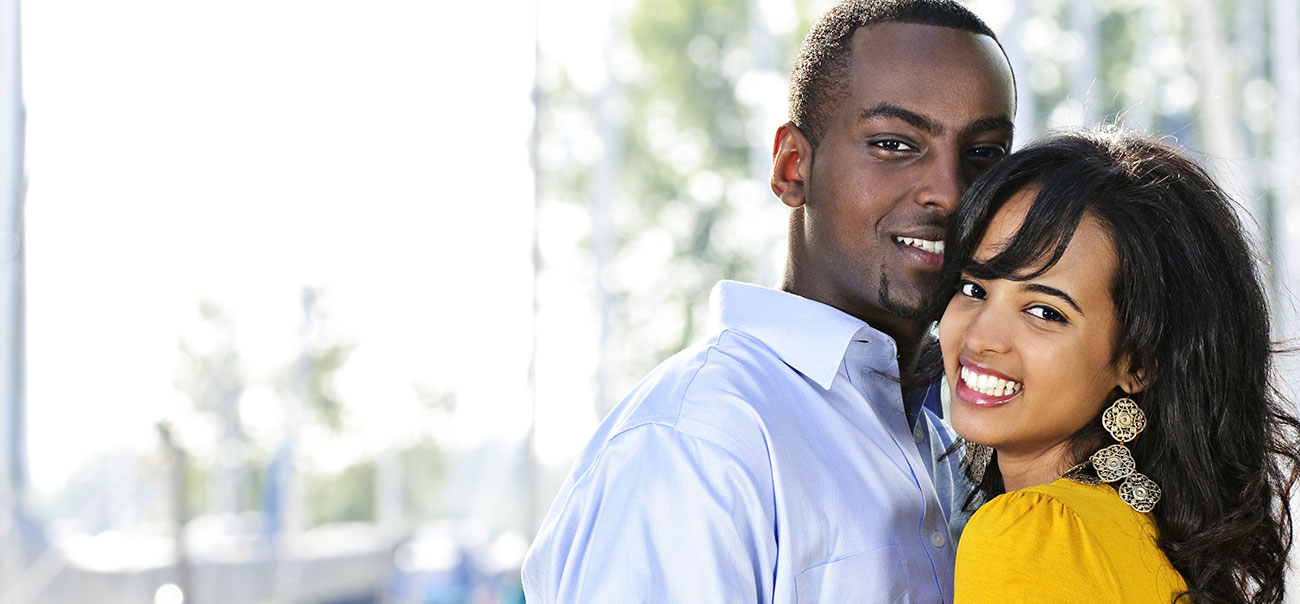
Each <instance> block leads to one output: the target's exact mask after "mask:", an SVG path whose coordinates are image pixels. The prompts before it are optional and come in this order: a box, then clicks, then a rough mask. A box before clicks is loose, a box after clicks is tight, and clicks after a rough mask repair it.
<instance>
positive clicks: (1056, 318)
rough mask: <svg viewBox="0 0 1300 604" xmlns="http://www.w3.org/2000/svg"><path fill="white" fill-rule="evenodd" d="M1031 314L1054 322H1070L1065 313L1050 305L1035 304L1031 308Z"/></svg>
mask: <svg viewBox="0 0 1300 604" xmlns="http://www.w3.org/2000/svg"><path fill="white" fill-rule="evenodd" d="M1029 314H1031V315H1034V316H1035V317H1038V318H1040V319H1042V320H1044V321H1051V322H1052V323H1069V321H1067V320H1066V319H1065V315H1063V314H1061V313H1059V312H1057V311H1056V309H1054V308H1052V307H1050V306H1035V307H1033V308H1030V309H1029Z"/></svg>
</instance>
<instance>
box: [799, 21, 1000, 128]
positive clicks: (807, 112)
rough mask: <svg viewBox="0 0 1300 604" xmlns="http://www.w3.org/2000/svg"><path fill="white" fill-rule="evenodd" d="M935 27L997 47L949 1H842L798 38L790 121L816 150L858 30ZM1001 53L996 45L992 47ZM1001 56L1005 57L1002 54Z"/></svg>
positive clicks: (843, 87)
mask: <svg viewBox="0 0 1300 604" xmlns="http://www.w3.org/2000/svg"><path fill="white" fill-rule="evenodd" d="M891 22H892V23H915V24H918V25H936V26H939V27H948V28H951V29H960V30H965V31H969V32H972V33H976V34H983V35H986V36H988V37H990V38H992V39H993V41H994V42H997V39H998V38H997V36H996V35H994V34H993V30H991V29H989V26H988V25H985V24H984V21H982V20H981V19H980V18H979V17H977V16H975V13H972V12H971V11H970V10H969V9H967V8H966V7H964V6H962V5H961V4H958V3H957V2H956V1H955V0H845V1H844V2H841V3H840V4H839V5H837V6H836V7H835V8H832V9H831V10H829V11H827V12H826V14H825V15H822V18H821V20H819V21H818V22H817V24H816V25H814V26H813V28H812V29H811V30H810V31H809V32H808V37H806V38H804V41H803V48H802V49H800V50H799V58H798V59H797V60H796V61H795V64H794V74H793V75H792V76H791V77H790V121H792V122H794V124H795V125H796V126H798V127H799V130H800V131H802V132H803V134H804V136H806V137H808V140H809V141H810V142H811V143H812V144H813V147H816V146H817V144H818V143H819V142H821V139H822V136H823V135H824V134H825V133H826V127H827V123H826V122H827V120H828V119H829V118H830V114H831V112H832V111H834V109H835V106H836V104H837V103H838V102H839V101H840V99H841V98H843V96H844V95H845V94H846V93H847V92H848V84H847V82H846V80H847V77H848V73H849V57H850V55H851V51H852V47H851V45H850V44H849V41H850V40H851V39H852V38H853V34H854V33H855V32H857V31H858V29H861V28H863V27H866V26H869V25H875V24H877V23H891ZM998 47H999V48H1001V47H1002V44H1001V43H998ZM1003 54H1004V55H1005V51H1004V53H1003Z"/></svg>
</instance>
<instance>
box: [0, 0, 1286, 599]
mask: <svg viewBox="0 0 1300 604" xmlns="http://www.w3.org/2000/svg"><path fill="white" fill-rule="evenodd" d="M968 4H969V6H970V7H971V8H972V9H973V10H975V12H977V13H978V14H979V15H981V16H982V17H983V18H984V19H986V20H987V21H988V23H989V24H990V25H991V26H992V27H993V29H994V30H996V31H997V32H998V33H999V36H1000V37H1001V39H1002V41H1003V44H1004V45H1005V47H1006V50H1007V53H1008V55H1009V56H1010V58H1011V61H1012V63H1013V65H1014V68H1015V72H1016V74H1017V80H1018V87H1019V98H1020V106H1019V114H1018V115H1017V131H1018V133H1019V134H1018V136H1017V144H1018V145H1019V144H1023V143H1024V142H1025V141H1028V140H1031V139H1033V138H1034V137H1035V136H1036V135H1038V134H1041V133H1043V132H1045V131H1048V130H1050V129H1053V128H1060V127H1068V126H1076V125H1084V124H1094V123H1097V122H1099V121H1104V122H1120V123H1124V124H1127V125H1129V126H1131V127H1134V128H1138V129H1141V130H1145V131H1147V132H1150V133H1153V134H1157V135H1164V136H1168V137H1171V138H1172V139H1174V140H1176V141H1177V142H1178V143H1179V144H1181V145H1183V146H1185V147H1186V148H1187V149H1188V150H1189V151H1191V152H1192V153H1194V154H1196V155H1197V156H1198V157H1199V158H1201V159H1202V160H1203V161H1205V162H1206V163H1207V164H1208V165H1210V166H1211V168H1212V170H1213V172H1214V173H1215V175H1216V176H1218V177H1219V178H1220V180H1221V181H1222V182H1224V183H1225V184H1226V185H1227V186H1228V187H1229V188H1230V189H1231V190H1232V191H1234V192H1235V194H1236V195H1237V198H1238V199H1239V200H1240V201H1241V204H1242V212H1243V215H1245V216H1246V217H1247V219H1248V220H1249V224H1251V225H1252V228H1253V229H1254V230H1255V233H1254V234H1255V236H1256V240H1257V243H1258V246H1259V249H1260V252H1261V255H1262V256H1263V257H1264V258H1266V260H1267V261H1268V263H1269V264H1268V269H1267V271H1268V275H1269V278H1270V286H1271V288H1272V293H1273V295H1274V308H1275V311H1276V315H1277V323H1276V325H1277V333H1276V335H1277V336H1278V337H1279V338H1286V337H1295V336H1297V335H1298V334H1300V320H1297V317H1298V315H1297V312H1296V308H1297V307H1296V297H1295V290H1296V289H1297V286H1298V284H1300V180H1298V178H1300V176H1298V173H1300V3H1296V2H1292V1H1291V0H1163V1H1141V2H1139V1H1137V0H1094V1H1082V0H1079V1H1073V2H1070V1H1066V0H1034V1H1032V2H1031V1H1027V0H983V1H974V0H972V1H971V2H969V3H968ZM19 5H20V2H19V1H18V0H0V6H3V11H2V13H0V113H2V114H0V140H2V142H3V148H0V185H2V186H3V191H2V192H3V195H4V197H3V208H2V210H3V212H2V213H0V226H2V227H3V228H0V235H3V237H4V239H3V245H0V250H3V252H4V253H3V261H4V265H3V272H2V273H0V329H3V331H2V332H0V335H2V338H0V387H2V392H0V396H2V397H3V398H2V399H0V601H3V602H6V603H10V604H19V603H35V602H42V603H45V602H104V603H118V602H122V603H127V602H131V603H138V602H150V603H156V604H180V603H182V602H185V603H202V604H209V603H213V604H215V603H243V602H255V603H271V602H274V603H380V602H383V603H407V602H422V603H438V604H451V603H474V604H487V603H506V602H510V603H513V602H520V601H522V593H521V591H520V588H519V566H520V563H521V560H522V557H523V555H524V552H525V551H526V548H527V545H528V543H529V541H530V540H531V538H532V535H533V533H534V531H535V530H536V527H537V524H538V523H539V522H540V520H541V518H542V517H543V516H544V514H545V513H546V510H547V507H548V506H549V504H550V501H551V498H552V497H553V496H554V494H555V492H556V490H557V489H558V487H559V484H560V482H561V481H562V479H563V477H564V475H565V473H566V472H567V470H568V466H569V463H570V462H571V460H572V458H573V456H574V455H575V454H576V453H577V451H578V450H579V449H580V447H581V446H582V445H583V444H584V442H585V440H586V438H587V436H588V434H589V433H590V432H591V431H592V429H593V428H594V427H595V425H596V423H597V422H598V421H599V419H600V418H601V417H602V416H603V415H604V414H605V413H606V412H607V411H608V410H609V409H610V408H611V407H612V406H613V405H614V404H615V403H616V402H617V400H618V399H619V398H620V397H621V396H622V394H623V393H624V392H626V391H627V390H628V389H629V387H630V386H631V385H632V384H633V383H634V382H635V380H637V379H638V378H639V377H640V376H641V375H643V374H644V373H645V372H647V371H648V370H649V369H650V368H651V367H653V366H654V365H655V364H656V363H657V362H658V361H660V360H662V359H663V358H665V357H667V356H668V355H669V354H671V353H672V352H674V351H676V350H677V349H679V348H680V347H682V346H684V345H685V344H687V343H688V342H690V341H691V340H692V339H694V338H695V337H696V336H697V335H698V334H700V333H701V331H702V330H703V329H704V327H705V321H706V318H705V313H706V306H707V305H706V298H707V294H708V291H709V289H710V288H711V286H712V285H713V283H714V282H715V281H717V280H718V279H721V278H730V279H738V280H745V281H751V282H757V283H763V284H774V283H775V282H776V280H777V277H778V274H779V271H780V268H781V263H782V260H783V255H784V226H785V211H784V210H783V206H781V205H780V203H779V202H778V201H777V199H776V198H775V197H774V196H772V194H771V192H770V190H769V187H768V185H767V179H768V170H769V165H770V161H769V160H770V149H771V141H772V136H773V134H774V132H775V129H776V127H777V126H779V125H780V124H781V123H782V122H783V121H784V120H785V102H786V83H787V79H788V74H789V71H790V67H791V65H792V62H793V60H794V57H795V54H796V51H797V48H798V44H799V42H800V40H801V39H802V36H803V34H804V33H805V32H806V31H807V29H808V27H809V25H810V24H811V22H812V20H813V19H814V18H815V17H816V16H817V15H819V14H820V13H821V12H823V11H824V10H825V9H827V8H828V7H829V6H830V5H831V2H829V1H827V0H641V1H639V2H638V1H635V0H612V1H598V0H534V1H532V2H523V1H514V2H512V1H509V0H507V1H503V2H492V3H470V2H428V1H423V2H421V1H414V0H371V1H369V2H365V3H361V2H341V1H330V0H326V1H307V0H256V1H254V0H227V1H225V2H199V1H188V2H176V1H174V0H119V1H116V2H111V3H106V2H98V1H92V0H42V1H39V2H24V3H21V7H20V6H19ZM1206 286H1207V287H1213V286H1214V284H1212V283H1207V284H1206ZM1280 370H1281V371H1282V373H1283V375H1284V376H1285V377H1286V378H1287V379H1288V380H1289V386H1288V387H1289V388H1291V389H1292V390H1291V392H1292V393H1293V396H1294V393H1295V387H1296V385H1297V382H1298V381H1300V380H1297V377H1298V376H1300V369H1298V368H1297V365H1296V364H1295V361H1294V360H1286V361H1285V362H1284V366H1283V367H1282V368H1280ZM1293 591H1300V589H1293ZM1292 601H1297V602H1300V598H1295V597H1293V598H1292Z"/></svg>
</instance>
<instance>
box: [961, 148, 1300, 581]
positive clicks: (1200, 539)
mask: <svg viewBox="0 0 1300 604" xmlns="http://www.w3.org/2000/svg"><path fill="white" fill-rule="evenodd" d="M943 278H944V285H945V287H946V290H945V291H946V292H947V293H949V294H951V297H950V298H949V297H948V296H943V299H945V300H947V306H946V309H945V310H944V314H943V317H942V320H941V321H940V324H939V340H940V344H941V346H942V349H943V371H944V373H945V374H946V377H947V380H948V383H949V384H950V388H951V390H950V392H951V394H952V397H951V401H952V402H951V405H952V407H951V418H952V423H953V427H954V429H955V430H956V431H957V433H958V434H959V435H961V436H962V437H963V438H964V439H965V440H966V441H968V443H969V444H968V445H967V451H968V468H967V471H968V473H969V474H970V477H971V479H972V480H973V481H974V482H975V484H977V485H978V486H977V488H976V491H975V493H973V494H972V496H971V498H970V499H968V500H967V507H968V508H970V507H972V506H973V505H974V504H976V503H980V502H985V503H984V505H983V506H982V507H980V508H979V510H978V511H977V512H976V513H975V514H974V516H972V517H971V519H970V522H969V524H968V525H967V527H966V529H965V532H964V534H963V536H962V539H961V542H960V546H959V549H958V554H957V578H956V601H957V602H981V603H982V602H1172V601H1175V600H1177V601H1180V602H1188V601H1190V602H1196V603H1203V602H1281V601H1282V595H1283V576H1284V573H1285V570H1286V556H1287V551H1288V550H1289V548H1290V545H1291V516H1290V512H1289V511H1288V508H1287V506H1286V505H1285V502H1287V501H1289V500H1290V496H1291V489H1292V486H1293V485H1294V483H1295V481H1296V478H1297V468H1298V467H1300V451H1298V448H1297V447H1298V445H1297V442H1298V441H1297V430H1298V429H1300V423H1297V421H1296V420H1295V419H1294V418H1293V416H1292V414H1291V413H1290V411H1289V410H1288V407H1287V406H1286V405H1285V403H1284V401H1283V400H1282V399H1281V398H1280V396H1279V394H1278V393H1277V391H1276V390H1275V388H1274V386H1275V383H1274V382H1273V380H1274V375H1273V374H1272V373H1271V366H1272V365H1271V358H1272V357H1271V354H1272V351H1271V345H1270V341H1269V322H1268V310H1267V304H1266V299H1265V293H1264V289H1263V287H1262V285H1261V282H1260V278H1259V275H1258V274H1257V272H1256V268H1255V263H1254V259H1253V256H1252V254H1251V251H1250V247H1249V245H1248V243H1247V241H1246V237H1245V236H1244V235H1243V233H1242V228H1241V225H1240V223H1239V221H1238V219H1237V215H1236V213H1235V212H1234V210H1233V207H1232V205H1231V203H1230V202H1229V201H1228V198H1227V196H1226V195H1225V194H1224V193H1223V191H1222V190H1221V189H1219V188H1218V187H1217V186H1216V185H1215V184H1214V182H1213V181H1212V180H1211V179H1210V178H1209V177H1208V176H1207V175H1206V173H1205V172H1204V171H1203V170H1202V169H1201V168H1200V167H1198V166H1197V165H1196V164H1195V163H1194V162H1192V161H1190V160H1188V159H1187V158H1185V157H1183V156H1182V155H1181V154H1179V153H1178V152H1177V151H1175V150H1174V149H1173V148H1171V147H1169V146H1167V145H1165V144H1163V143H1160V142H1156V141H1152V140H1148V139H1144V138H1140V137H1137V136H1134V135H1131V134H1125V133H1122V132H1120V131H1117V130H1106V131H1095V132H1090V133H1075V134H1065V135H1058V136H1055V137H1052V138H1049V139H1046V140H1044V141H1041V142H1039V143H1037V144H1034V145H1032V146H1030V147H1028V148H1026V149H1024V150H1022V151H1020V152H1018V153H1016V154H1014V155H1012V156H1010V157H1008V158H1007V159H1006V160H1004V161H1002V162H1001V163H1000V164H998V165H997V166H995V167H994V168H992V169H991V170H989V172H988V173H986V174H985V175H984V176H983V177H982V178H981V179H980V180H979V181H978V182H976V183H975V184H974V185H973V186H972V187H971V189H970V190H969V191H968V192H967V194H966V196H965V197H964V198H963V199H962V203H961V204H960V206H959V207H958V209H957V211H956V213H955V214H954V215H953V217H952V218H951V222H950V226H949V232H948V239H947V246H946V254H945V260H944V277H943ZM975 443H978V445H976V444H975ZM989 447H991V449H990V448H989Z"/></svg>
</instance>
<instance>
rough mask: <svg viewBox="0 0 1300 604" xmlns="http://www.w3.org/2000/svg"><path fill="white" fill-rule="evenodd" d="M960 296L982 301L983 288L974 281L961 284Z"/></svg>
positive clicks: (983, 295)
mask: <svg viewBox="0 0 1300 604" xmlns="http://www.w3.org/2000/svg"><path fill="white" fill-rule="evenodd" d="M961 295H963V296H966V297H968V298H975V299H977V300H983V299H984V297H985V293H984V288H982V287H980V286H979V284H978V283H975V282H974V281H962V282H961Z"/></svg>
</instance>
